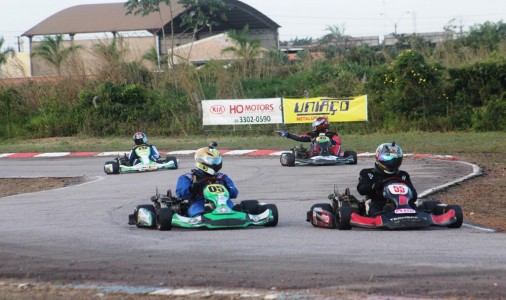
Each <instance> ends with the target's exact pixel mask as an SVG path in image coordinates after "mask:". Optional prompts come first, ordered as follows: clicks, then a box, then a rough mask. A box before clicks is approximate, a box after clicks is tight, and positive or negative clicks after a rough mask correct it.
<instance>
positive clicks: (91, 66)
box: [32, 36, 156, 76]
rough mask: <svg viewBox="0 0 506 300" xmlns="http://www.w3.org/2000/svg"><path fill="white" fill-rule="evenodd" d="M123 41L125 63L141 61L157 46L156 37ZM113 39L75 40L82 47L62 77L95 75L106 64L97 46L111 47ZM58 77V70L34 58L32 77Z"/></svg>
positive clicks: (70, 60)
mask: <svg viewBox="0 0 506 300" xmlns="http://www.w3.org/2000/svg"><path fill="white" fill-rule="evenodd" d="M120 40H122V42H123V44H124V47H125V49H128V50H127V51H126V52H125V61H127V62H132V61H140V60H142V56H143V55H144V54H145V53H147V52H148V51H149V50H150V49H151V48H152V47H155V46H156V37H154V36H146V37H125V38H121V39H120V38H118V39H117V41H120ZM111 41H112V39H87V40H74V42H73V43H74V45H76V46H77V45H79V46H82V49H79V50H78V52H77V55H76V56H75V57H72V58H70V59H69V60H68V61H67V62H66V63H65V64H64V65H63V66H62V69H61V72H62V75H70V74H74V75H76V74H79V75H83V74H84V75H93V74H96V73H97V72H98V70H100V68H102V67H103V66H104V64H105V63H106V62H105V61H104V58H103V57H101V56H100V55H98V54H97V53H96V51H94V48H95V47H96V46H97V45H101V44H102V45H109V44H110V43H111ZM71 43H72V42H71V41H65V42H64V45H65V47H69V46H70V45H71ZM39 44H40V42H33V43H32V49H34V47H37V45H39ZM143 64H144V65H145V66H146V67H148V68H149V69H155V66H154V65H153V64H151V63H149V62H147V61H143ZM55 75H58V72H57V70H56V69H55V67H53V66H52V65H49V64H47V63H46V62H45V61H44V60H43V59H42V58H40V57H37V56H35V57H32V76H55Z"/></svg>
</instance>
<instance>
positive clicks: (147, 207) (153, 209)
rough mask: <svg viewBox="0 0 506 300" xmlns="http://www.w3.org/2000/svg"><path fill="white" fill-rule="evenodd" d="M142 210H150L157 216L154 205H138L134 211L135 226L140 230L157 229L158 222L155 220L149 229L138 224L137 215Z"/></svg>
mask: <svg viewBox="0 0 506 300" xmlns="http://www.w3.org/2000/svg"><path fill="white" fill-rule="evenodd" d="M141 208H144V209H147V210H149V211H150V212H152V213H153V216H156V212H155V207H154V206H153V204H143V205H137V206H136V207H135V210H134V220H135V226H137V227H138V228H155V227H156V220H155V219H154V218H153V224H151V226H149V227H146V226H141V225H139V224H137V213H138V212H139V209H141Z"/></svg>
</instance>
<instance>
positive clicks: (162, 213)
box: [156, 207, 174, 231]
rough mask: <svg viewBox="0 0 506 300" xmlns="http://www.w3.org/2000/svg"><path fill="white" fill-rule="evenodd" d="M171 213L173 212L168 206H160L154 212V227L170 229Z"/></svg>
mask: <svg viewBox="0 0 506 300" xmlns="http://www.w3.org/2000/svg"><path fill="white" fill-rule="evenodd" d="M172 215H174V212H173V211H172V209H170V208H168V207H164V208H161V209H160V210H159V211H158V213H157V214H156V229H158V230H160V231H166V230H171V229H172Z"/></svg>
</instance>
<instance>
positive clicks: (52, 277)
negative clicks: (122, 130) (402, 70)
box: [0, 154, 506, 299]
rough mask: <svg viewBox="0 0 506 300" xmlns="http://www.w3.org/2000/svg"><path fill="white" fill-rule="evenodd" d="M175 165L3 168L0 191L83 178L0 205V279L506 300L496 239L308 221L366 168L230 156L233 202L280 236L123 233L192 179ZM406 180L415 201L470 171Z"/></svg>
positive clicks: (436, 167) (52, 163)
mask: <svg viewBox="0 0 506 300" xmlns="http://www.w3.org/2000/svg"><path fill="white" fill-rule="evenodd" d="M178 158H179V159H180V164H179V169H178V170H167V171H159V172H151V173H138V174H121V175H105V174H104V173H103V164H104V162H105V161H106V160H109V158H107V157H97V156H92V157H53V158H51V157H39V158H33V157H31V158H16V159H7V158H0V177H77V178H79V180H78V181H79V183H76V184H75V185H71V186H68V187H66V188H62V189H57V190H49V191H43V192H37V193H31V194H24V195H15V196H9V197H4V198H0V204H1V206H0V207H1V210H0V211H1V212H0V277H14V278H22V279H34V280H35V279H36V280H43V281H52V282H57V283H60V284H66V283H70V284H74V285H76V286H80V285H85V286H90V285H91V286H93V285H97V286H102V287H104V286H105V287H106V286H109V287H112V286H115V287H121V288H120V289H123V290H128V289H130V291H141V290H142V291H154V290H162V291H161V293H164V291H165V292H166V293H169V294H170V293H171V291H172V292H174V291H176V290H177V291H181V290H179V289H180V288H186V290H185V291H189V292H188V293H194V294H195V293H199V291H202V290H207V291H209V290H214V291H217V290H234V289H242V290H256V291H260V292H261V293H265V294H268V293H270V294H272V293H275V295H277V297H278V298H290V297H292V298H300V297H302V298H304V297H306V296H308V295H311V296H317V295H324V296H329V295H330V296H332V295H334V296H335V295H338V294H339V295H342V294H341V293H342V291H348V292H349V293H353V292H355V291H361V292H367V293H372V294H383V295H401V296H428V297H450V296H466V297H470V298H474V299H479V298H487V299H494V298H497V299H498V298H503V297H506V280H505V279H506V235H504V234H501V233H495V232H493V231H490V230H486V229H483V228H480V227H475V226H469V224H465V225H464V226H463V227H462V228H460V229H440V228H431V229H427V230H417V231H384V230H381V231H379V230H366V229H357V228H354V229H352V230H349V231H339V230H329V229H321V228H314V227H312V226H311V225H310V223H308V222H306V221H305V218H306V217H305V215H306V211H307V210H309V208H310V207H311V205H312V204H314V203H318V202H328V200H327V199H326V196H327V194H329V193H331V192H332V190H333V188H334V184H337V186H338V187H339V188H342V189H344V188H345V187H350V189H351V190H352V193H353V194H355V195H356V196H358V194H357V193H356V189H355V187H356V183H357V174H358V173H359V171H360V169H362V168H366V167H370V166H372V165H373V159H372V158H370V157H359V163H358V165H355V166H352V165H342V166H328V167H291V168H290V167H282V166H281V165H280V164H279V158H278V156H276V155H268V156H259V157H251V156H250V157H246V156H233V155H228V156H227V155H226V154H225V155H224V168H223V171H224V172H225V173H227V174H229V175H230V176H231V177H232V178H233V179H234V181H235V183H236V185H237V187H238V189H239V198H238V200H246V199H258V200H260V201H262V202H266V203H274V204H276V205H277V207H278V210H279V223H278V226H277V227H274V228H248V229H240V230H216V231H209V230H188V229H173V230H172V231H169V232H158V231H156V230H145V229H139V228H136V227H135V226H129V225H127V221H128V214H130V213H132V211H133V209H134V207H135V206H136V205H138V204H147V203H149V202H150V201H149V197H150V196H151V195H152V194H154V193H155V190H156V188H158V189H159V190H160V191H166V190H167V189H169V188H170V189H173V188H174V187H175V183H176V181H177V177H178V176H179V175H181V174H182V173H183V172H186V171H188V170H190V169H191V168H192V166H193V160H192V157H191V156H187V155H180V156H178ZM403 169H404V170H406V171H408V172H409V173H410V174H411V177H412V180H413V183H414V185H415V186H416V187H417V190H418V192H419V193H423V192H424V191H429V190H431V189H433V188H435V187H437V186H440V185H444V184H447V183H451V182H454V181H458V180H460V179H461V178H463V177H466V176H469V175H470V174H472V172H473V171H474V170H473V165H471V164H467V163H463V162H459V161H454V160H441V159H433V158H418V159H416V158H406V159H405V160H404V163H403ZM484 201H486V197H484ZM464 213H466V212H464ZM464 221H465V219H464ZM301 295H303V296H301ZM322 297H323V296H322Z"/></svg>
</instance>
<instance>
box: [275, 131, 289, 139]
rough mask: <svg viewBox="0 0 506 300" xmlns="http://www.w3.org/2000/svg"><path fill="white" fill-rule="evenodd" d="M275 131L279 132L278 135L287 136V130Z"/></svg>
mask: <svg viewBox="0 0 506 300" xmlns="http://www.w3.org/2000/svg"><path fill="white" fill-rule="evenodd" d="M276 133H277V134H279V135H280V136H282V137H284V138H287V137H288V132H287V131H284V130H277V131H276Z"/></svg>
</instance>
